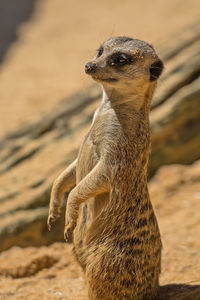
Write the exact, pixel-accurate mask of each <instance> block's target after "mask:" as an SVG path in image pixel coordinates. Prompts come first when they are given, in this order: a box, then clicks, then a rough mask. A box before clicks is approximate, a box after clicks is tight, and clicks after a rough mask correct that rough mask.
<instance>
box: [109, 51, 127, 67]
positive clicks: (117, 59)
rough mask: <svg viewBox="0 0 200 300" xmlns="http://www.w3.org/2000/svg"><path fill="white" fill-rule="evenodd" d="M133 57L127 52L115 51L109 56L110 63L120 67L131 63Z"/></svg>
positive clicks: (112, 65)
mask: <svg viewBox="0 0 200 300" xmlns="http://www.w3.org/2000/svg"><path fill="white" fill-rule="evenodd" d="M132 61H133V57H132V56H131V55H129V54H126V53H114V54H112V55H111V56H110V57H109V58H108V65H109V66H111V67H120V66H124V65H127V64H130V63H131V62H132Z"/></svg>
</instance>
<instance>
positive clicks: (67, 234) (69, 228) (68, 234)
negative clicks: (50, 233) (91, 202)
mask: <svg viewBox="0 0 200 300" xmlns="http://www.w3.org/2000/svg"><path fill="white" fill-rule="evenodd" d="M75 227H76V224H75V223H69V224H68V225H66V226H65V231H64V239H65V241H66V242H67V243H71V242H72V241H73V231H74V229H75Z"/></svg>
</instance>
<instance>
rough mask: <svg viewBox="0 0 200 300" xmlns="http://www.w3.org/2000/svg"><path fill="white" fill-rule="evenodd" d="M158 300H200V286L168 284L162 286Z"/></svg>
mask: <svg viewBox="0 0 200 300" xmlns="http://www.w3.org/2000/svg"><path fill="white" fill-rule="evenodd" d="M156 300H200V285H188V284H168V285H164V286H161V287H160V289H159V295H158V297H157V299H156Z"/></svg>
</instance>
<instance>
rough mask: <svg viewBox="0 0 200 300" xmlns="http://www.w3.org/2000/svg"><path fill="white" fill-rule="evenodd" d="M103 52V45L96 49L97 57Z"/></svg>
mask: <svg viewBox="0 0 200 300" xmlns="http://www.w3.org/2000/svg"><path fill="white" fill-rule="evenodd" d="M102 54H103V47H102V46H101V47H100V48H99V49H98V50H97V57H100V56H101V55H102Z"/></svg>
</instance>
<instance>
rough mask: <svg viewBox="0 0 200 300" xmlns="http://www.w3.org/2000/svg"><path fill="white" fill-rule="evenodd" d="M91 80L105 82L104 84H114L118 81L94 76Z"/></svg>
mask: <svg viewBox="0 0 200 300" xmlns="http://www.w3.org/2000/svg"><path fill="white" fill-rule="evenodd" d="M93 79H94V80H97V81H106V82H116V81H118V80H117V79H116V78H97V77H95V76H93Z"/></svg>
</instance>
